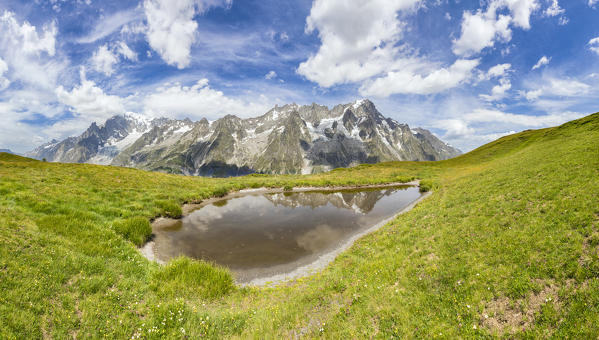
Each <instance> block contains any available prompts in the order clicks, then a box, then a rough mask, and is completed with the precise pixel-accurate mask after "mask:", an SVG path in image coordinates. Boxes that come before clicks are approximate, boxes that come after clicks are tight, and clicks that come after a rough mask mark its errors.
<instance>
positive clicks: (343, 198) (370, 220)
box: [153, 186, 421, 283]
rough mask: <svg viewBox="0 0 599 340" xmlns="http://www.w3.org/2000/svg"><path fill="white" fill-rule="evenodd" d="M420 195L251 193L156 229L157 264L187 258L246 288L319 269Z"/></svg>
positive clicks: (398, 191) (390, 191)
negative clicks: (224, 270) (313, 266)
mask: <svg viewBox="0 0 599 340" xmlns="http://www.w3.org/2000/svg"><path fill="white" fill-rule="evenodd" d="M420 196H421V194H420V192H419V191H418V187H412V186H401V187H386V188H368V189H352V190H341V191H334V192H331V191H307V192H285V193H280V192H279V193H248V194H244V195H242V196H240V197H234V198H230V199H226V200H225V199H223V200H220V201H216V202H212V203H210V204H206V205H203V206H199V208H198V209H197V210H195V211H193V212H191V213H190V214H189V215H187V216H185V217H183V218H182V219H180V220H173V219H160V220H158V221H156V222H155V223H154V225H153V229H154V234H155V238H154V242H155V243H154V253H155V256H156V258H157V259H158V260H160V261H168V259H170V258H173V257H176V256H179V255H186V256H189V257H192V258H196V259H203V260H207V261H210V262H214V263H217V264H220V265H223V266H225V267H228V268H229V269H231V271H232V272H233V274H234V276H235V279H236V281H237V282H239V283H247V282H250V281H252V280H256V279H260V278H267V277H272V276H276V275H279V276H280V275H282V274H285V273H290V272H293V271H294V270H296V269H297V268H300V267H302V266H306V265H308V264H310V263H314V262H315V261H318V260H319V258H322V257H323V255H326V254H330V253H331V252H334V251H335V250H336V249H339V247H342V246H343V245H344V244H346V243H348V242H349V241H352V238H356V237H357V236H358V235H360V234H362V233H364V232H367V231H369V230H370V229H371V228H373V227H374V226H377V224H380V223H381V222H383V221H385V220H387V219H389V218H390V217H392V216H394V215H395V214H397V213H398V212H400V211H401V210H403V209H404V208H406V207H407V206H409V205H410V204H411V203H412V202H414V201H415V200H417V199H418V198H419V197H420Z"/></svg>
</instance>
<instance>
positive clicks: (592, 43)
mask: <svg viewBox="0 0 599 340" xmlns="http://www.w3.org/2000/svg"><path fill="white" fill-rule="evenodd" d="M598 1H599V0H598ZM589 50H591V51H593V52H595V53H597V55H599V37H597V38H593V39H591V40H589Z"/></svg>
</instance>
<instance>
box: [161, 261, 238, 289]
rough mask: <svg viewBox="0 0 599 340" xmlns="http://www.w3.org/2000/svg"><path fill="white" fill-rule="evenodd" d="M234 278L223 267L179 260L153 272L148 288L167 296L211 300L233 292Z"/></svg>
mask: <svg viewBox="0 0 599 340" xmlns="http://www.w3.org/2000/svg"><path fill="white" fill-rule="evenodd" d="M233 287H234V283H233V277H232V276H231V274H230V272H229V271H228V270H227V269H225V268H222V267H217V266H213V265H211V264H209V263H207V262H205V261H198V260H193V259H190V258H188V257H178V258H176V259H174V260H171V261H170V262H169V263H168V264H167V265H166V266H164V267H162V268H160V269H159V270H158V271H156V272H155V273H154V275H153V278H152V284H151V288H152V289H154V290H155V291H156V292H157V293H159V294H162V295H166V296H187V295H192V296H199V297H201V298H205V299H213V298H217V297H220V296H224V295H225V294H227V293H229V292H230V291H231V290H233Z"/></svg>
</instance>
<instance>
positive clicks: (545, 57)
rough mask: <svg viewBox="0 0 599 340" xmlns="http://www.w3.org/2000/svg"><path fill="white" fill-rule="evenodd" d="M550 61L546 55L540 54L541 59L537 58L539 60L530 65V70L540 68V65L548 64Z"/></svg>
mask: <svg viewBox="0 0 599 340" xmlns="http://www.w3.org/2000/svg"><path fill="white" fill-rule="evenodd" d="M550 61H551V58H547V56H542V57H541V59H539V61H537V63H536V64H535V65H534V66H533V67H532V70H536V69H538V68H541V66H543V65H549V62H550Z"/></svg>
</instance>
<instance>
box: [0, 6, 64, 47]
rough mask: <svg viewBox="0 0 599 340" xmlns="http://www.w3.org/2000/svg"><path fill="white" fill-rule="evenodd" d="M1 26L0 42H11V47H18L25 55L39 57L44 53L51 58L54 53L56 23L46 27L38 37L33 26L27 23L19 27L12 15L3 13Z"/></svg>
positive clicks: (0, 20)
mask: <svg viewBox="0 0 599 340" xmlns="http://www.w3.org/2000/svg"><path fill="white" fill-rule="evenodd" d="M0 22H1V24H2V35H3V38H2V40H8V41H11V43H12V44H13V45H20V46H19V47H20V49H21V50H22V51H23V52H24V53H26V54H36V55H39V54H40V53H42V52H46V53H47V54H48V55H50V56H53V55H54V53H55V52H56V47H55V45H56V32H57V31H56V23H55V22H52V23H50V24H49V25H46V26H45V27H44V28H43V29H42V32H43V34H42V35H40V34H38V32H37V29H36V27H35V26H32V25H31V24H29V23H28V22H27V21H25V22H23V24H22V25H19V23H18V22H17V20H16V18H15V15H14V13H12V12H9V11H5V12H4V14H2V16H1V17H0Z"/></svg>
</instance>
